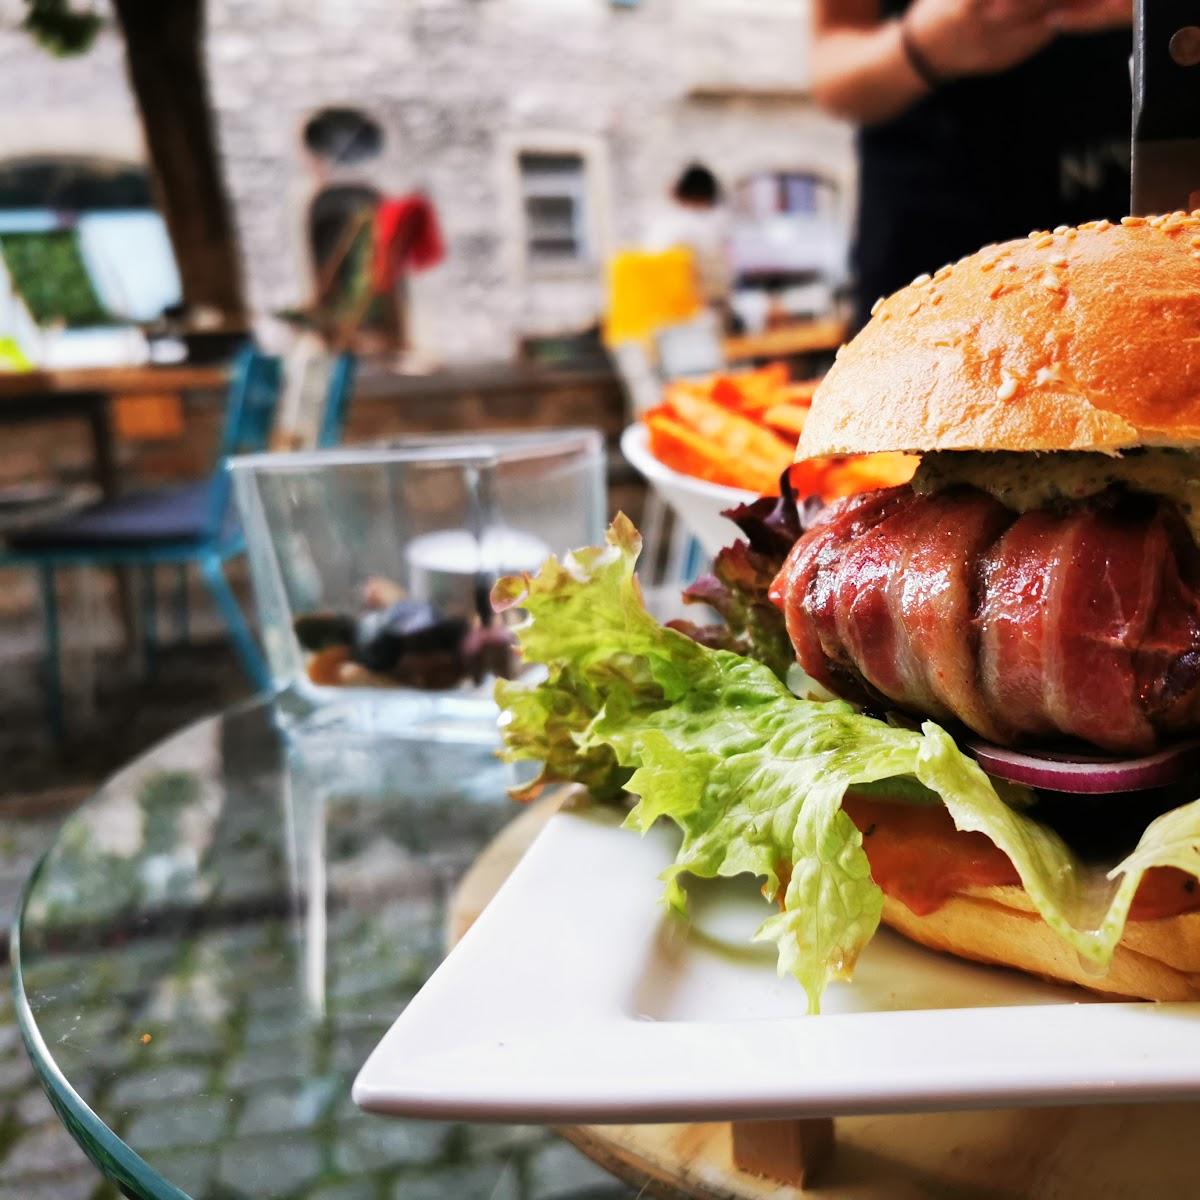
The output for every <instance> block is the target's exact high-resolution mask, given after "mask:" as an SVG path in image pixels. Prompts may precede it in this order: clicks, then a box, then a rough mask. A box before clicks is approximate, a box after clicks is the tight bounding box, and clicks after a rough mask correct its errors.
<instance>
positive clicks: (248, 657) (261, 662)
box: [200, 555, 271, 692]
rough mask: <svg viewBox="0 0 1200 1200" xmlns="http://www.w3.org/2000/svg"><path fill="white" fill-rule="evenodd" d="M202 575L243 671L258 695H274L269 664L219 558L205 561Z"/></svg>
mask: <svg viewBox="0 0 1200 1200" xmlns="http://www.w3.org/2000/svg"><path fill="white" fill-rule="evenodd" d="M200 574H201V576H202V577H203V579H204V582H205V584H206V585H207V587H208V590H209V591H210V592H211V593H212V597H213V599H214V600H215V601H216V602H217V608H218V609H219V610H220V613H221V616H222V618H223V619H224V621H225V624H226V625H227V626H228V628H229V634H230V636H231V637H232V638H233V648H234V650H236V651H237V656H238V658H239V659H240V660H241V664H242V669H243V670H244V671H245V672H246V674H247V675H248V676H249V677H250V682H251V683H252V684H253V685H254V688H255V690H256V691H260V692H266V691H270V690H271V675H270V672H269V671H268V670H267V664H266V660H265V659H264V658H263V656H262V652H261V651H260V650H259V648H258V643H257V642H255V640H254V635H253V634H252V633H251V632H250V626H249V625H247V624H246V618H245V617H243V616H242V610H241V608H239V607H238V602H237V597H236V596H234V594H233V589H232V588H231V587H230V586H229V581H228V580H227V579H226V578H225V571H224V568H223V567H222V565H221V560H220V559H219V558H217V557H216V556H215V555H214V556H212V557H210V558H202V559H201V560H200Z"/></svg>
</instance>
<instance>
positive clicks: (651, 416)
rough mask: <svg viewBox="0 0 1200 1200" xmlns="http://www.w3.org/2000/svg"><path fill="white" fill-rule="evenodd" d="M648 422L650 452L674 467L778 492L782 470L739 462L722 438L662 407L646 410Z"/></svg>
mask: <svg viewBox="0 0 1200 1200" xmlns="http://www.w3.org/2000/svg"><path fill="white" fill-rule="evenodd" d="M646 425H647V426H648V427H649V429H650V453H651V454H653V455H654V457H655V458H657V459H658V461H659V462H661V463H663V464H664V465H666V466H668V467H670V468H671V469H672V470H674V471H679V472H681V473H682V474H684V475H691V476H693V477H694V478H696V479H706V480H708V481H709V482H710V483H721V484H724V485H725V486H726V487H738V488H747V489H748V490H750V491H755V492H759V493H761V494H764V495H767V494H774V495H777V494H778V492H779V472H775V473H774V474H771V471H770V468H766V469H764V468H761V467H759V466H758V465H757V464H755V463H753V462H747V461H743V462H737V461H736V460H735V459H733V458H732V457H731V456H730V454H729V452H728V450H727V449H726V448H725V447H724V446H723V445H722V444H721V443H720V442H714V441H712V440H711V439H709V438H707V437H705V436H704V435H703V434H702V433H699V432H697V431H696V430H694V429H691V428H689V427H688V426H687V425H685V424H683V423H682V422H681V421H679V420H677V419H676V418H675V417H673V416H672V415H670V414H669V413H666V412H664V411H663V410H662V409H655V410H654V411H653V412H649V413H647V414H646Z"/></svg>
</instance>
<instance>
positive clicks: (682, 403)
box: [667, 392, 793, 476]
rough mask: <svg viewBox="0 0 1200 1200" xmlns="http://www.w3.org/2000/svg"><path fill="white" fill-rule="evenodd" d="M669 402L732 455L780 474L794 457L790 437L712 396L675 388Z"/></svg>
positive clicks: (678, 415)
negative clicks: (786, 437) (680, 390)
mask: <svg viewBox="0 0 1200 1200" xmlns="http://www.w3.org/2000/svg"><path fill="white" fill-rule="evenodd" d="M667 406H668V407H669V408H670V409H671V411H672V412H673V413H674V414H675V416H676V417H678V418H679V420H680V421H682V422H683V423H685V424H687V425H690V426H691V427H692V428H693V429H695V430H696V431H697V432H698V433H700V434H703V436H704V437H706V438H708V439H709V440H710V441H712V442H716V443H718V444H719V445H721V446H722V447H723V448H724V451H725V454H726V455H727V456H728V457H729V458H732V459H742V460H749V461H752V462H754V463H755V465H756V466H758V467H762V468H765V469H772V468H773V469H774V474H775V475H776V476H778V474H779V473H780V471H782V470H783V469H784V468H785V467H786V466H787V465H788V463H790V462H791V461H792V451H793V444H792V442H791V441H790V440H785V439H784V438H781V437H779V435H778V434H775V433H772V432H771V431H770V430H769V429H765V428H763V426H761V425H759V424H758V423H757V422H755V421H751V420H750V419H749V418H748V417H743V416H741V415H740V414H738V413H734V412H731V411H730V410H729V409H727V408H723V407H722V406H721V405H719V404H715V403H713V401H711V400H705V399H702V398H701V397H699V396H691V395H687V394H685V393H683V392H672V393H671V394H670V395H669V396H668V397H667Z"/></svg>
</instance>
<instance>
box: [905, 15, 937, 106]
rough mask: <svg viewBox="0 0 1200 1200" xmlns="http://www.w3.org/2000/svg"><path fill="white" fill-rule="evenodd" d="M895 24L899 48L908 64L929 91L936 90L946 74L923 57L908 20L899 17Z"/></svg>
mask: <svg viewBox="0 0 1200 1200" xmlns="http://www.w3.org/2000/svg"><path fill="white" fill-rule="evenodd" d="M897 24H898V25H899V27H900V49H901V50H903V51H904V57H905V58H906V59H908V65H909V66H910V67H912V69H913V70H914V71H915V72H916V73H917V74H918V75H919V76H920V78H921V82H922V83H923V84H924V85H925V86H926V87H927V88H928V89H929V90H930V91H931V92H935V91H937V89H938V88H939V87H941V86H942V84H943V83H945V82H946V76H945V75H943V74H942V73H941V72H940V71H939V70H938V69H937V67H935V66H934V65H933V63H931V62H930V61H929V59H927V58H926V57H925V55H924V53H923V52H922V50H921V48H920V47H919V46H918V45H917V43H916V42H915V41H913V36H912V33H911V32H910V31H909V28H908V22H907V21H906V20H905V19H904V17H900V18H899V20H898V21H897Z"/></svg>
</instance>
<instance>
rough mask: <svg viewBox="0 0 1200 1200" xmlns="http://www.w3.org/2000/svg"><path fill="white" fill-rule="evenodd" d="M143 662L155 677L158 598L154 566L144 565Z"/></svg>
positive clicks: (147, 672) (151, 564)
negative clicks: (155, 588)
mask: <svg viewBox="0 0 1200 1200" xmlns="http://www.w3.org/2000/svg"><path fill="white" fill-rule="evenodd" d="M141 575H142V662H143V665H144V666H145V670H146V674H147V675H148V676H149V675H153V674H154V668H155V666H156V665H157V664H156V659H157V650H158V596H157V595H156V593H155V590H154V564H153V563H142V570H141Z"/></svg>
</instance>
